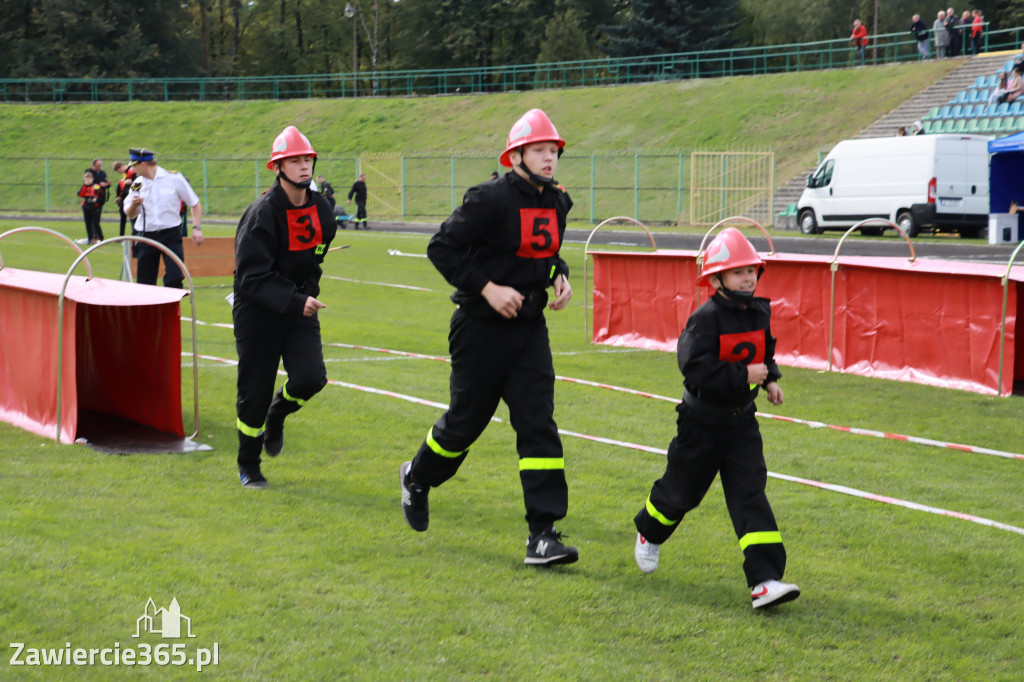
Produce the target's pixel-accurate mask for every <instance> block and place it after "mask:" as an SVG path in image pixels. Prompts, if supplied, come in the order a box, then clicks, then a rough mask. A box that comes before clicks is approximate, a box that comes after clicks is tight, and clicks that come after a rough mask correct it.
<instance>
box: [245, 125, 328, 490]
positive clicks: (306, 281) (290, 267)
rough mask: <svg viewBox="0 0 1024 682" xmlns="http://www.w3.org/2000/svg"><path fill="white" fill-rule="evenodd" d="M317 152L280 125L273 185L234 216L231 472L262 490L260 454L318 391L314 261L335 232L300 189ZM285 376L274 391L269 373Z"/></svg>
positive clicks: (320, 366)
mask: <svg viewBox="0 0 1024 682" xmlns="http://www.w3.org/2000/svg"><path fill="white" fill-rule="evenodd" d="M315 167H316V152H315V151H313V147H312V145H310V143H309V140H308V139H307V138H306V136H305V135H303V134H302V133H300V132H299V130H298V129H297V128H295V127H294V126H288V127H287V128H285V129H284V131H283V132H282V133H281V134H280V135H278V136H277V139H275V140H274V145H273V147H272V151H271V155H270V161H269V162H268V163H267V168H269V169H270V170H272V171H274V172H276V173H277V182H275V183H274V186H273V187H271V188H270V189H269V190H267V191H266V192H264V193H263V194H262V195H261V196H260V197H259V198H258V199H256V201H254V202H253V203H252V204H251V205H250V206H249V208H247V209H246V210H245V213H243V214H242V219H241V221H240V222H239V223H238V231H237V233H236V234H235V288H234V291H235V298H234V307H233V308H232V317H233V319H234V323H235V347H236V349H237V351H238V400H237V403H236V412H237V416H238V419H237V422H236V425H237V427H238V476H239V479H240V480H241V482H242V485H243V486H245V487H247V488H266V487H267V479H266V478H265V477H264V476H263V473H262V472H261V470H260V461H261V459H260V453H261V452H262V451H263V450H266V452H267V454H268V455H270V456H271V457H275V456H277V455H278V454H280V452H281V450H282V449H283V447H284V420H285V417H287V416H288V415H289V414H292V413H293V412H296V411H298V410H299V408H301V407H302V406H303V405H305V404H306V402H307V401H308V400H310V399H311V398H312V397H313V396H314V395H316V394H317V393H319V392H320V390H321V389H323V387H324V386H326V385H327V369H326V368H325V367H324V356H323V346H322V344H321V341H320V320H319V319H318V317H317V311H319V310H320V309H322V308H325V307H326V306H325V305H324V304H323V303H321V302H320V301H319V300H318V299H317V296H319V295H320V276H321V275H322V274H323V271H322V270H321V268H320V264H321V263H323V261H324V255H325V254H326V253H327V248H328V246H330V244H331V241H332V240H333V239H334V235H335V233H336V231H337V227H336V224H335V222H334V214H333V212H332V211H331V205H330V204H329V203H328V202H327V199H325V198H324V197H323V196H322V195H321V194H319V193H318V192H313V191H311V190H310V189H309V184H310V180H312V179H313V169H314V168H315ZM282 360H283V361H284V368H285V371H286V372H288V379H287V381H285V383H284V385H283V386H282V387H281V388H280V389H279V390H278V391H277V393H276V394H275V393H274V381H275V379H276V378H277V368H278V364H279V363H280V362H281V361H282Z"/></svg>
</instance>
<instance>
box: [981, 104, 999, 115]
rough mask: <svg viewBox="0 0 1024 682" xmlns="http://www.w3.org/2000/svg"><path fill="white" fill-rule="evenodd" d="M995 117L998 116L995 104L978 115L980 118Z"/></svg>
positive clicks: (987, 106) (988, 106)
mask: <svg viewBox="0 0 1024 682" xmlns="http://www.w3.org/2000/svg"><path fill="white" fill-rule="evenodd" d="M995 115H996V105H994V104H989V105H986V106H985V108H984V109H982V111H981V113H979V114H978V116H995Z"/></svg>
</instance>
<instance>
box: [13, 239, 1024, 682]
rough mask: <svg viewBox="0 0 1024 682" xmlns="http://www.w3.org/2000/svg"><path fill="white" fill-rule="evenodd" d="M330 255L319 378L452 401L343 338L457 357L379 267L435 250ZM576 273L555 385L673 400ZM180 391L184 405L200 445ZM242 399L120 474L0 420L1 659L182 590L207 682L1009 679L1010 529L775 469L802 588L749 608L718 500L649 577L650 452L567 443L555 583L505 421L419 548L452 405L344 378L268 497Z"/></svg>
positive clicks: (119, 463) (121, 623) (973, 475)
mask: <svg viewBox="0 0 1024 682" xmlns="http://www.w3.org/2000/svg"><path fill="white" fill-rule="evenodd" d="M13 226H15V223H10V222H3V223H0V231H2V230H5V229H9V228H10V227H13ZM53 227H56V229H60V230H64V231H66V232H67V234H69V235H70V236H72V237H77V236H79V232H81V226H80V225H78V224H77V223H66V224H55V225H53ZM230 232H231V230H230V228H228V227H218V226H212V227H211V230H210V233H211V235H214V236H220V234H224V235H226V234H230ZM336 243H337V244H350V245H351V248H349V249H345V250H343V251H339V252H336V253H332V254H331V255H330V257H329V259H328V261H327V262H326V264H325V272H326V274H327V275H328V277H327V278H325V279H324V281H323V294H322V296H321V299H322V300H323V301H324V302H325V303H326V304H327V305H328V308H327V309H326V310H325V311H323V313H322V314H321V323H322V327H323V336H324V342H325V344H326V347H325V356H326V357H327V359H328V364H327V367H328V376H329V378H330V379H331V380H333V381H337V382H346V383H348V384H350V385H353V386H361V387H366V388H373V389H382V390H385V391H390V392H393V393H399V394H404V395H407V396H412V397H415V398H418V399H422V400H426V401H435V402H438V403H445V402H446V401H447V397H448V396H447V377H448V367H447V365H446V364H445V363H443V362H437V361H432V360H426V359H418V358H409V357H401V356H396V355H388V354H384V353H380V352H373V351H368V350H359V349H352V348H346V347H339V346H335V345H331V344H350V345H362V346H372V347H379V348H387V349H394V350H400V351H408V352H414V353H422V354H427V355H432V356H444V355H446V353H447V340H446V337H447V330H448V317H449V315H450V313H451V303H450V302H449V300H448V298H447V297H448V294H449V288H448V286H447V285H446V283H445V282H444V281H443V280H442V278H441V277H440V275H438V274H437V273H436V271H434V269H433V268H432V267H431V265H430V264H429V262H428V261H427V260H426V259H424V258H415V257H401V256H394V255H388V250H389V249H397V250H400V251H401V252H403V253H409V254H416V253H423V251H424V248H425V244H426V238H424V237H422V236H411V235H399V234H383V233H377V232H372V231H371V232H358V233H353V232H341V233H339V237H338V240H337V242H336ZM115 251H116V250H115V249H113V248H109V247H108V249H105V250H101V251H100V252H99V253H97V254H96V258H95V259H94V267H95V269H96V271H97V273H98V274H99V275H101V276H108V277H116V274H117V270H118V264H119V254H118V253H116V252H115ZM0 253H2V255H3V259H4V262H5V263H6V265H7V266H8V267H17V268H28V269H39V270H51V271H60V272H63V271H64V270H65V269H66V267H67V266H68V265H69V264H70V262H71V261H72V254H71V252H70V250H69V249H68V248H67V247H66V246H64V245H63V244H59V243H57V240H55V239H47V238H45V237H44V236H42V235H16V236H14V237H11V238H8V239H5V240H3V241H2V242H0ZM563 254H564V256H565V257H566V259H567V260H568V261H569V263H570V265H571V267H572V268H573V272H574V273H575V277H574V282H575V283H576V286H577V289H576V292H575V293H576V296H575V298H574V301H573V303H572V304H571V305H570V307H569V308H568V309H567V310H565V311H562V312H559V313H549V315H548V323H549V326H550V329H551V335H552V347H553V351H554V352H555V369H556V372H557V373H558V374H560V375H562V376H565V377H573V378H578V379H585V380H589V381H595V382H604V383H607V384H612V385H616V386H622V387H627V388H631V389H637V390H641V391H647V392H651V393H654V394H658V395H663V396H679V395H680V394H681V381H680V376H679V373H678V370H677V369H676V367H675V358H674V356H673V355H672V354H668V353H658V352H647V351H632V350H625V349H615V348H607V347H600V346H593V345H590V344H588V343H587V342H586V340H585V338H584V333H583V326H584V318H583V315H584V310H583V307H582V301H583V292H582V290H581V288H580V287H581V284H580V281H581V277H580V273H581V271H582V266H583V262H582V258H583V255H582V248H581V246H580V245H575V244H570V245H567V246H566V247H565V248H564V249H563ZM767 276H770V274H769V275H767ZM335 278H342V279H335ZM228 284H229V279H228V278H210V279H205V280H202V281H200V282H198V285H199V288H198V289H197V290H196V300H197V306H198V317H199V318H200V319H201V320H202V321H204V322H210V323H230V321H231V311H230V308H229V306H228V305H227V304H226V303H225V302H224V300H223V299H224V296H225V295H226V294H227V293H228V291H229V288H228ZM385 284H398V285H406V286H410V287H420V288H424V289H427V290H428V291H421V290H417V289H408V288H396V287H393V286H385ZM185 310H188V307H187V306H186V308H185ZM188 329H189V327H187V326H186V325H183V332H184V333H187V332H188ZM0 333H4V334H10V333H17V330H10V329H3V330H0ZM199 350H200V353H203V354H206V355H209V356H214V357H219V358H224V359H227V360H230V359H232V358H233V357H234V344H233V337H232V334H231V331H230V330H228V329H223V328H218V327H212V326H201V327H200V328H199ZM184 363H185V367H184V368H183V372H184V373H185V374H186V375H190V374H191V366H190V364H189V360H185V361H184ZM783 372H784V377H783V380H782V382H781V383H782V385H783V387H784V388H785V391H786V402H785V404H784V405H782V406H779V407H772V406H770V405H769V404H768V403H767V402H766V401H762V404H761V409H762V410H764V411H766V412H771V413H773V414H779V415H786V416H792V417H798V418H801V419H807V420H818V421H821V422H825V423H830V424H840V425H848V426H857V427H862V428H871V429H879V430H885V431H890V432H897V433H902V434H908V435H914V436H922V437H927V438H934V439H939V440H946V441H953V442H958V443H965V444H971V445H977V446H981V447H985V448H991V449H996V450H1002V451H1009V452H1021V451H1022V450H1024V448H1022V444H1024V438H1022V436H1024V426H1022V422H1021V417H1022V414H1024V399H1022V398H1020V397H1012V398H1002V399H999V398H990V397H983V396H979V395H975V394H970V393H963V392H956V391H948V390H939V389H933V388H928V387H924V386H916V385H909V384H901V383H896V382H887V381H881V380H870V379H866V378H862V377H854V376H843V375H837V374H824V373H817V372H813V371H807V370H797V369H788V368H783ZM190 399H191V391H190V390H188V391H186V392H185V395H184V411H185V422H186V425H188V424H189V423H190V421H191V404H190ZM234 399H235V371H234V368H233V367H232V366H230V365H227V364H223V363H220V362H215V361H206V360H204V361H202V363H201V366H200V414H201V433H200V436H199V440H200V441H202V442H203V443H207V444H209V445H211V446H212V447H213V448H214V449H213V450H212V451H209V452H200V453H195V454H188V455H128V456H112V455H103V454H99V453H97V452H95V451H93V450H91V449H89V448H87V447H84V446H80V445H62V446H57V445H56V444H55V443H54V442H52V441H49V440H45V439H42V438H39V437H36V436H34V435H31V434H29V433H27V432H24V431H21V430H18V429H16V428H14V427H11V426H9V425H6V424H2V423H0V585H2V586H3V590H2V591H0V633H3V637H4V638H5V639H6V640H7V642H8V643H9V644H10V643H16V642H20V643H24V644H25V646H26V647H29V648H38V649H43V648H56V649H64V648H65V647H70V648H84V649H89V648H97V649H98V648H104V647H107V648H113V647H114V646H115V643H118V645H119V646H120V648H121V649H122V650H123V649H126V648H135V649H139V648H140V647H141V644H142V643H148V644H149V645H152V646H156V645H157V644H159V643H161V641H162V640H161V639H160V638H159V637H157V636H155V635H150V636H146V635H143V636H142V637H140V638H139V639H135V638H133V637H132V635H133V634H134V633H135V632H136V619H137V618H139V617H140V616H142V615H143V608H144V606H145V604H146V601H147V600H148V599H149V598H151V597H152V598H153V600H154V602H155V603H156V605H157V606H160V607H163V606H167V605H168V604H169V603H170V601H171V599H172V598H176V599H177V600H178V602H179V604H180V606H181V611H182V613H184V614H185V615H187V616H188V617H190V618H191V626H192V630H193V633H194V634H195V639H191V640H163V641H165V642H175V643H178V642H186V641H187V642H188V644H187V646H188V651H189V655H192V653H193V652H195V651H196V650H197V649H198V648H201V647H206V648H212V647H213V645H214V644H215V643H216V644H217V647H218V652H219V660H218V664H217V665H215V666H214V665H209V666H208V667H207V668H206V669H205V670H203V671H202V673H201V674H202V675H203V676H204V677H206V678H214V679H225V680H241V679H245V680H332V679H370V680H390V679H408V680H415V679H439V680H440V679H445V680H447V679H477V678H490V679H533V678H567V679H608V680H618V679H664V680H670V679H672V680H674V679H695V680H741V679H742V680H752V679H756V680H865V679H880V678H883V677H884V678H887V679H892V680H1015V679H1019V678H1020V623H1021V613H1022V610H1021V607H1020V594H1021V592H1022V590H1024V577H1022V574H1021V571H1020V567H1021V565H1024V536H1022V535H1021V534H1018V533H1015V532H1011V531H1007V530H1004V529H999V528H992V527H986V526H983V525H979V524H977V523H972V522H970V521H968V520H964V519H961V518H954V517H951V516H943V515H936V514H930V513H924V512H922V511H917V510H913V509H908V508H904V507H899V506H894V505H891V504H884V503H881V502H878V501H872V500H867V499H861V498H857V497H853V496H850V495H844V494H839V493H836V492H830V491H827V490H822V489H819V488H816V487H811V486H807V485H802V484H798V483H793V482H789V481H785V480H780V479H777V478H771V479H769V483H768V494H769V497H770V499H771V501H772V503H773V506H774V508H775V512H776V515H777V517H778V519H779V522H780V526H781V530H782V533H783V537H784V538H785V541H786V547H787V549H788V552H789V568H788V572H787V579H790V580H792V581H793V582H796V583H798V584H799V585H800V586H801V588H802V589H803V595H802V596H801V598H800V599H799V600H797V601H795V602H793V603H791V604H787V605H784V606H781V607H779V608H777V609H776V610H775V611H774V612H770V613H755V612H753V611H752V609H751V607H750V603H749V601H750V600H749V597H748V595H747V591H746V586H745V585H744V580H743V574H742V571H741V568H740V563H741V554H740V552H739V549H738V546H737V542H736V538H735V536H734V535H733V533H732V529H731V525H730V523H729V520H728V516H727V514H726V511H725V506H724V503H723V500H722V496H721V489H720V486H719V485H718V483H717V482H716V483H715V484H714V485H713V487H712V489H711V492H710V493H709V495H708V497H707V498H706V500H705V502H704V504H703V505H702V506H701V507H700V508H698V509H697V510H695V511H694V512H693V513H692V514H691V515H690V516H689V517H687V519H686V520H685V521H684V522H683V525H682V526H681V527H680V529H679V531H678V532H677V533H676V535H675V536H674V537H673V538H672V540H670V541H669V543H667V544H666V545H665V547H664V549H663V550H662V561H661V566H660V568H659V569H658V571H657V572H656V573H654V574H653V575H650V576H646V575H643V574H641V573H640V571H639V570H638V569H637V568H636V566H635V564H634V561H633V557H632V547H633V540H634V533H635V531H634V530H633V526H632V516H633V515H634V514H635V512H636V511H637V509H638V508H639V506H640V505H641V504H642V503H643V500H644V499H645V496H646V494H647V492H648V490H649V487H650V484H651V483H652V482H653V480H654V479H655V478H656V477H657V476H659V475H660V473H661V471H662V468H663V465H664V459H663V457H662V456H660V455H657V454H652V453H648V452H642V451H637V450H634V449H629V448H625V447H621V446H615V445H609V444H604V443H597V442H593V441H589V440H584V439H581V438H577V437H570V436H565V437H563V443H564V446H565V457H566V469H567V472H566V473H567V477H568V479H569V485H570V510H569V516H568V518H566V519H565V520H564V521H563V522H562V523H561V524H560V530H562V531H564V532H565V533H567V534H568V535H569V536H570V541H571V542H572V543H573V544H575V545H577V546H578V547H579V550H580V555H581V558H580V561H579V563H577V564H574V565H572V566H568V567H561V568H553V569H547V570H544V569H541V570H537V569H533V568H530V567H527V566H524V565H523V563H522V560H523V556H524V549H525V548H524V541H525V539H526V525H525V523H524V521H523V504H522V497H521V490H520V488H519V482H518V476H517V473H516V472H517V463H516V455H515V452H514V446H513V444H514V434H513V432H512V431H511V429H510V427H509V425H508V423H507V421H505V422H503V423H499V424H492V425H491V426H490V427H489V428H488V430H487V431H486V432H485V434H484V435H483V437H482V438H481V439H480V441H479V442H478V443H477V444H476V445H475V446H474V447H473V449H472V451H471V454H470V456H469V458H468V459H467V461H466V463H465V465H464V466H463V467H462V469H461V470H460V472H459V475H458V476H457V477H456V478H455V479H453V480H452V481H450V482H449V483H448V484H446V485H445V486H443V487H442V488H439V489H437V490H435V491H434V492H433V493H432V495H431V513H432V514H431V526H430V530H429V531H428V532H426V533H423V534H417V533H414V532H413V531H411V530H410V529H409V528H408V527H407V526H406V524H405V522H404V520H403V518H402V515H401V511H400V509H399V490H398V480H397V472H398V466H399V464H400V463H401V462H402V461H404V460H405V459H408V458H409V457H410V456H411V455H412V454H413V453H414V451H415V449H416V448H417V447H418V445H419V443H420V441H421V440H422V438H423V436H424V434H425V433H426V431H427V429H428V428H429V426H430V425H431V424H432V423H433V421H434V420H435V419H436V418H437V417H438V416H439V415H440V411H439V410H438V409H437V408H435V407H430V406H427V405H422V404H417V403H414V402H410V401H407V400H401V399H398V398H396V397H391V396H387V395H382V394H378V393H371V392H367V391H366V390H357V389H356V388H351V387H342V386H339V385H329V386H328V387H327V388H325V390H324V391H323V393H321V394H320V395H319V396H317V398H316V399H315V400H313V401H311V403H310V404H309V405H308V406H307V407H306V408H305V409H303V410H302V411H301V412H300V413H298V414H297V415H295V416H293V417H290V418H289V420H288V422H287V428H286V445H285V452H284V453H283V454H282V455H281V457H279V458H278V459H275V460H273V461H270V462H269V463H267V464H266V465H265V467H264V473H265V474H266V475H267V477H268V478H269V479H270V483H271V487H270V488H269V489H268V490H265V491H253V490H245V489H242V488H241V486H240V485H239V484H238V479H237V473H236V470H235V466H234V457H235V445H236V439H235V430H234ZM498 416H499V417H501V418H503V419H504V418H505V417H506V416H507V414H506V411H505V409H504V406H502V407H501V408H499V412H498ZM674 416H675V412H674V410H673V405H672V404H670V403H668V402H664V401H659V400H654V399H651V398H643V397H640V396H636V395H630V394H625V393H621V392H613V391H610V390H607V389H601V388H595V387H591V386H586V385H582V384H576V383H566V382H559V383H558V384H557V386H556V412H555V417H556V420H557V421H558V423H559V426H560V427H561V428H562V429H565V430H569V431H574V432H578V433H583V434H589V435H593V436H600V437H605V438H611V439H617V440H621V441H626V442H629V443H636V444H641V445H646V446H651V447H655V448H665V447H666V446H667V444H668V442H669V440H670V439H671V437H672V436H673V434H674V430H675V423H674ZM761 427H762V432H763V434H764V437H765V448H766V458H767V461H768V468H769V470H770V471H772V472H775V473H779V474H785V475H790V476H797V477H801V478H806V479H812V480H816V481H822V482H826V483H831V484H839V485H844V486H849V487H851V488H856V489H859V490H863V491H869V492H872V493H876V494H879V495H887V496H891V497H893V498H899V499H902V500H908V501H912V502H915V503H918V504H922V505H928V506H931V507H937V508H942V509H945V510H950V511H954V512H961V513H964V514H971V515H976V516H979V517H984V518H987V519H992V520H994V521H998V522H1001V523H1004V524H1010V525H1012V526H1015V527H1022V526H1024V496H1022V495H1021V494H1020V491H1021V489H1022V487H1024V460H1020V459H1007V458H1001V457H993V456H987V455H981V454H972V453H966V452H958V451H954V450H949V449H940V448H935V447H927V446H923V445H917V444H912V443H906V442H899V441H895V440H882V439H876V438H869V437H864V436H857V435H851V434H845V433H840V432H837V431H834V430H831V429H811V428H808V427H806V426H801V425H795V424H789V423H784V422H781V421H777V420H771V419H762V420H761ZM13 654H14V649H8V656H7V658H5V660H4V661H3V662H2V664H0V665H2V667H0V678H2V679H17V680H21V679H38V680H44V679H45V680H52V679H96V680H101V679H102V680H106V679H121V678H128V677H133V678H134V677H138V678H147V679H149V678H155V679H192V678H194V677H196V676H197V674H196V672H195V670H194V669H193V667H190V666H187V665H186V666H181V667H175V666H167V667H158V666H156V665H150V666H149V667H146V668H139V667H132V668H127V667H126V666H123V665H122V666H120V669H112V668H109V667H102V666H99V665H95V666H91V667H75V666H64V667H60V668H57V667H43V666H35V667H29V666H23V667H18V666H11V665H10V660H9V659H10V657H11V656H12V655H13ZM22 657H23V658H24V654H23V655H22Z"/></svg>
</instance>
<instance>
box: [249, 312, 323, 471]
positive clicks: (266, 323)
mask: <svg viewBox="0 0 1024 682" xmlns="http://www.w3.org/2000/svg"><path fill="white" fill-rule="evenodd" d="M231 316H232V319H233V321H234V324H235V349H236V350H237V352H238V399H237V401H236V404H235V410H236V413H237V416H238V419H239V421H241V422H242V424H244V425H246V426H247V427H248V428H249V429H252V430H259V431H262V429H263V424H264V421H265V420H266V417H267V410H268V409H269V408H270V401H271V400H272V399H273V397H274V382H275V381H276V380H277V368H278V366H279V364H280V363H281V361H282V360H283V361H284V369H285V372H287V373H288V379H287V381H286V382H285V385H284V393H285V394H286V395H287V396H289V397H290V398H291V399H292V400H294V401H295V404H294V406H293V407H292V408H291V409H290V410H289V411H291V412H294V411H296V410H298V409H299V407H300V406H301V405H302V403H304V402H305V401H307V400H309V399H310V398H312V397H313V396H315V395H316V394H317V393H319V392H320V391H321V390H322V389H323V387H324V386H326V385H327V368H326V367H325V366H324V355H323V345H322V344H321V341H320V320H319V319H318V318H317V316H316V315H313V316H311V317H305V316H303V315H280V314H278V313H275V312H272V311H269V310H267V309H266V308H262V307H260V306H258V305H254V304H252V303H248V302H246V301H239V300H237V298H236V300H235V305H234V308H233V309H232V311H231ZM252 454H253V456H254V458H255V460H256V461H255V462H242V461H239V464H255V463H258V462H259V450H258V448H257V449H256V451H255V453H252ZM242 456H243V454H242V453H241V452H240V453H239V458H240V459H241V458H242Z"/></svg>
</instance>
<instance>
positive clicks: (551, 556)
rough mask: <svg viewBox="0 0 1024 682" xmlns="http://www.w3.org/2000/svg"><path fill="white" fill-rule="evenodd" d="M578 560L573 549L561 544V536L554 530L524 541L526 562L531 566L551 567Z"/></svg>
mask: <svg viewBox="0 0 1024 682" xmlns="http://www.w3.org/2000/svg"><path fill="white" fill-rule="evenodd" d="M579 558H580V553H579V552H577V551H576V548H575V547H566V546H565V545H563V544H562V534H561V533H558V532H556V531H555V529H554V528H551V529H549V530H546V531H544V532H542V533H538V534H537V535H534V536H531V537H530V539H529V540H527V541H526V561H525V562H523V563H527V564H530V565H531V566H553V565H555V564H572V563H575V562H576V561H577V560H578V559H579Z"/></svg>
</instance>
